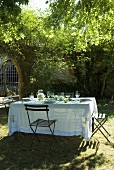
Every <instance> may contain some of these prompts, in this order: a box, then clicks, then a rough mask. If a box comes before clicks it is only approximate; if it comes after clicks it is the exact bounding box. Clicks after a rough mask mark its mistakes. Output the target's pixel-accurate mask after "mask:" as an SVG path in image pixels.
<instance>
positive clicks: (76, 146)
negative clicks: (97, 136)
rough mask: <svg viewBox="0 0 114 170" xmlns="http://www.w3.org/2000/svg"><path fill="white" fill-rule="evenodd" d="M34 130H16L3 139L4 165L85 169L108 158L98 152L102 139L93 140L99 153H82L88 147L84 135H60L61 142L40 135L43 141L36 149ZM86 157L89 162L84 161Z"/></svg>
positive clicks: (0, 157) (0, 159)
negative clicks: (22, 132) (31, 146)
mask: <svg viewBox="0 0 114 170" xmlns="http://www.w3.org/2000/svg"><path fill="white" fill-rule="evenodd" d="M32 138H33V134H26V135H25V136H23V135H22V134H21V133H14V134H13V135H12V136H10V137H4V138H3V139H1V140H0V167H1V169H8V170H13V169H14V170H15V169H16V170H17V169H19V170H32V169H35V170H36V169H38V170H39V169H40V170H44V169H45V170H54V169H55V170H68V169H77V170H78V169H79V170H82V169H83V170H84V169H86V166H89V169H92V168H94V167H95V166H96V165H98V164H99V165H101V164H103V162H105V157H104V156H103V155H102V156H100V155H99V156H95V155H96V152H97V149H98V148H97V147H98V142H97V141H96V140H92V141H91V142H90V144H89V146H88V147H89V148H91V149H94V150H95V153H94V154H93V153H92V154H89V155H86V156H85V157H81V153H82V152H85V151H86V150H87V146H86V142H85V140H83V138H82V137H74V136H73V137H60V136H57V137H56V139H57V142H56V141H55V139H54V138H53V136H50V135H39V138H40V142H38V141H35V143H34V144H33V148H32V151H30V150H29V149H30V143H31V140H32ZM85 161H86V164H85V163H84V162H85Z"/></svg>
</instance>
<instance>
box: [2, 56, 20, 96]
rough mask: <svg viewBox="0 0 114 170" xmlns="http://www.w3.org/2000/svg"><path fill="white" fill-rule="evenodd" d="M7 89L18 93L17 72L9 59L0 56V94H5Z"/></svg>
mask: <svg viewBox="0 0 114 170" xmlns="http://www.w3.org/2000/svg"><path fill="white" fill-rule="evenodd" d="M9 90H11V91H12V92H13V93H14V94H17V93H18V73H17V71H16V68H15V66H14V64H13V63H12V62H11V60H7V61H6V62H4V61H3V59H2V58H0V96H6V95H7V91H9Z"/></svg>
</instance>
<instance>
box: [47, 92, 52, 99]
mask: <svg viewBox="0 0 114 170" xmlns="http://www.w3.org/2000/svg"><path fill="white" fill-rule="evenodd" d="M50 96H51V94H50V91H47V98H48V99H49V97H50Z"/></svg>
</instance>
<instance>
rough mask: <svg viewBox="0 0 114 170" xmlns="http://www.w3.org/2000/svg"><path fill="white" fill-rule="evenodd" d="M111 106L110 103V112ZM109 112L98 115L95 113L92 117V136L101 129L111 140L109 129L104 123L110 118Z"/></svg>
mask: <svg viewBox="0 0 114 170" xmlns="http://www.w3.org/2000/svg"><path fill="white" fill-rule="evenodd" d="M109 107H110V105H108V112H109ZM108 112H107V113H98V116H97V117H96V116H95V115H94V116H93V118H92V132H93V133H92V136H94V134H95V133H96V132H97V131H100V132H101V134H102V135H103V136H104V137H105V139H106V140H107V141H108V142H110V140H109V139H108V136H110V134H109V132H108V131H107V129H106V128H105V127H104V124H105V123H106V121H107V120H108ZM106 135H108V136H106ZM92 136H91V137H92Z"/></svg>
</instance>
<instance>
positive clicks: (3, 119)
mask: <svg viewBox="0 0 114 170" xmlns="http://www.w3.org/2000/svg"><path fill="white" fill-rule="evenodd" d="M8 109H9V107H7V110H8ZM7 122H8V115H7V112H6V109H5V107H3V108H0V124H1V125H5V124H7Z"/></svg>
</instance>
